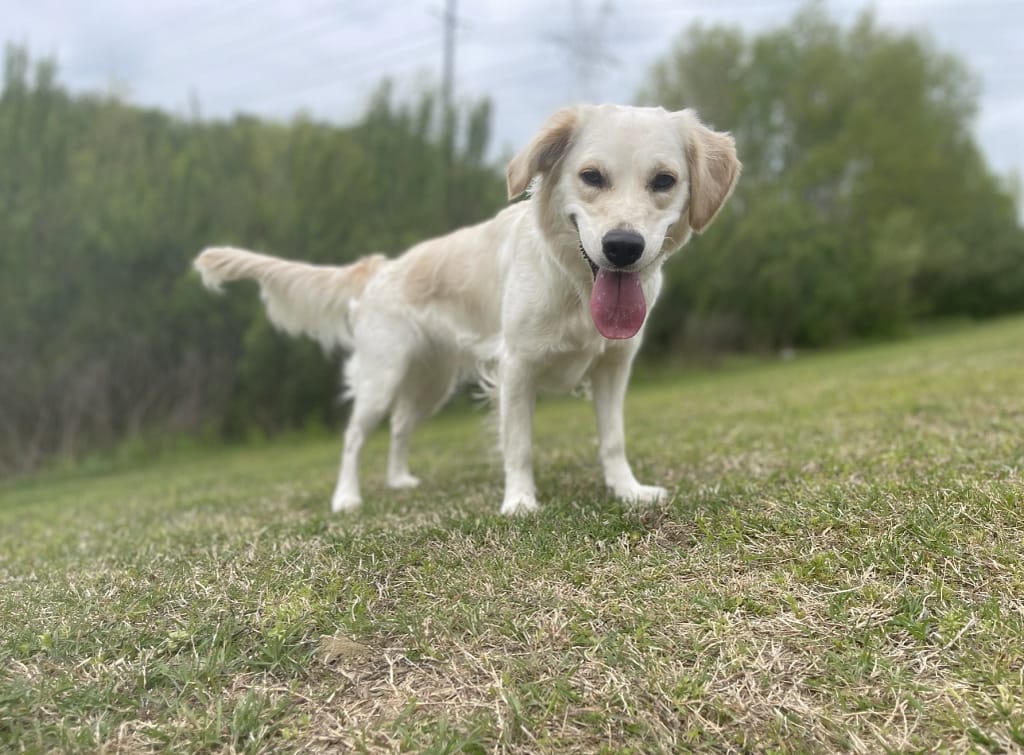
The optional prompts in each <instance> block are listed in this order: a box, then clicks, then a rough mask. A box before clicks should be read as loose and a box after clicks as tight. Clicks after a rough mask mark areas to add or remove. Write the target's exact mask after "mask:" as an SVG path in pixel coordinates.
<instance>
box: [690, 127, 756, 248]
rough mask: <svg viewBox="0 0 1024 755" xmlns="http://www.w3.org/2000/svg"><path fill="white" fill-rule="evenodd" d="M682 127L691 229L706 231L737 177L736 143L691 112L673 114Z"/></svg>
mask: <svg viewBox="0 0 1024 755" xmlns="http://www.w3.org/2000/svg"><path fill="white" fill-rule="evenodd" d="M675 115H676V117H677V118H678V119H679V121H680V122H681V124H682V127H683V140H684V142H683V143H684V144H685V149H686V163H687V166H688V167H689V170H690V227H691V228H692V229H693V230H694V231H696V232H697V233H700V232H701V231H703V230H704V229H705V228H707V227H708V226H709V225H710V224H711V221H712V220H714V219H715V215H717V214H718V211H719V210H721V209H722V205H724V204H725V200H726V199H728V198H729V195H730V194H732V190H733V188H735V186H736V181H737V180H738V179H739V177H740V168H741V167H742V166H741V165H740V161H739V159H738V158H737V157H736V142H735V140H734V139H733V138H732V136H730V135H729V134H723V133H721V132H719V131H712V130H711V129H709V128H708V127H707V126H705V125H704V124H703V123H701V122H700V120H699V119H698V118H697V115H696V114H695V113H694V112H693V111H692V110H683V111H680V112H679V113H676V114H675Z"/></svg>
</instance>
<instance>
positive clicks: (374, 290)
mask: <svg viewBox="0 0 1024 755" xmlns="http://www.w3.org/2000/svg"><path fill="white" fill-rule="evenodd" d="M739 172H740V163H739V161H738V160H737V159H736V147H735V144H734V142H733V139H732V137H730V136H729V135H727V134H722V133H717V132H715V131H712V130H711V129H709V128H707V127H706V126H704V125H703V124H702V123H701V122H700V121H699V120H698V119H697V116H696V115H695V114H694V113H693V112H692V111H689V110H683V111H680V112H667V111H665V110H663V109H661V108H633V107H620V106H610V105H602V106H578V107H571V108H566V109H564V110H561V111H559V112H557V113H555V115H554V116H552V117H551V119H550V120H549V121H548V122H547V123H546V124H545V125H544V127H543V128H542V129H541V131H540V133H538V134H537V135H536V136H535V137H534V138H533V140H532V141H531V142H530V143H529V144H528V145H527V147H526V148H525V149H524V150H523V151H522V152H521V153H520V154H518V155H517V156H516V157H515V158H514V159H513V160H512V162H511V163H509V166H508V195H509V198H510V199H512V198H515V197H517V196H519V195H520V194H522V193H523V192H525V191H527V189H528V188H529V189H530V192H529V193H530V197H529V198H528V199H527V200H525V201H522V202H518V203H516V204H513V205H511V206H509V207H507V208H506V209H504V210H502V211H501V212H500V213H498V215H497V216H496V217H494V218H492V219H491V220H487V221H485V222H483V223H480V224H479V225H475V226H472V227H469V228H463V229H461V230H457V231H455V232H453V233H451V234H449V235H447V236H444V237H441V238H438V239H433V240H430V241H425V242H423V243H421V244H418V245H416V246H414V247H412V248H411V249H410V250H409V251H407V252H406V253H405V254H403V255H402V256H400V257H398V258H396V259H388V258H386V257H384V256H383V255H373V256H369V257H365V258H363V259H361V260H359V261H358V262H356V263H354V264H351V265H347V266H343V267H331V266H317V265H308V264H304V263H299V262H289V261H285V260H281V259H277V258H274V257H269V256H265V255H261V254H255V253H252V252H247V251H243V250H240V249H232V248H225V247H218V248H211V249H207V250H205V251H204V252H203V253H202V254H201V255H199V257H198V258H197V259H196V262H195V265H196V268H198V270H199V272H200V273H201V274H202V277H203V281H204V282H205V283H206V285H207V286H209V287H211V288H214V289H217V288H219V286H220V284H221V283H222V282H223V281H230V280H236V279H240V278H252V279H255V280H257V281H258V282H259V284H260V287H261V293H262V296H263V300H264V302H265V303H266V307H267V312H268V314H269V317H270V319H271V321H272V322H273V323H274V324H275V325H277V326H278V327H280V328H282V329H284V330H285V331H287V332H289V333H293V334H294V333H304V334H306V335H308V336H311V337H313V338H315V339H317V340H319V341H320V342H321V343H322V344H324V346H325V347H334V346H340V347H341V348H343V349H345V350H346V351H350V352H351V353H352V355H351V357H350V358H349V360H348V362H347V365H346V369H345V378H346V383H347V388H348V392H349V394H350V395H351V397H352V398H353V399H354V403H353V406H352V415H351V418H350V420H349V424H348V428H347V430H346V432H345V445H344V450H343V451H342V455H341V473H340V475H339V478H338V485H337V488H336V489H335V491H334V496H333V500H332V502H331V508H332V509H333V510H334V511H341V510H345V509H353V508H355V507H357V506H359V505H360V503H361V497H360V492H359V471H358V461H359V453H360V449H361V448H362V446H363V443H364V442H365V440H366V438H367V436H368V435H369V434H370V433H371V432H372V431H373V429H374V428H375V427H376V426H377V424H378V423H379V422H380V421H381V420H382V419H383V418H384V416H385V415H387V414H389V413H390V417H391V446H390V458H389V462H388V483H389V484H390V485H391V486H393V487H410V486H414V485H416V484H417V483H418V482H419V481H418V480H417V479H416V478H415V477H413V476H412V475H411V474H410V473H409V468H408V464H407V456H408V442H409V435H410V433H411V432H412V430H413V428H414V427H415V426H416V424H417V423H418V422H420V421H421V420H422V419H424V418H425V417H427V416H429V415H430V414H432V413H433V412H435V411H436V410H437V409H438V408H440V407H441V406H442V404H444V402H445V400H446V399H447V398H448V397H449V396H450V395H451V394H452V391H453V390H454V389H455V387H456V386H457V385H458V383H459V382H460V381H465V380H477V381H480V382H482V383H484V384H485V385H487V386H490V387H492V388H494V389H495V390H496V393H497V401H498V405H499V412H500V435H501V449H502V453H503V455H504V463H505V496H504V502H503V503H502V506H501V512H502V513H503V514H520V513H525V512H529V511H533V510H534V509H536V508H537V497H536V490H535V487H534V481H533V458H532V456H533V451H532V437H531V435H532V422H533V410H534V403H535V398H536V395H537V393H538V391H542V390H543V391H548V390H554V391H568V390H571V389H573V388H575V387H576V386H578V385H579V384H580V383H581V382H583V381H585V380H589V382H590V387H591V394H592V396H593V401H594V406H595V411H596V415H597V430H598V435H599V441H600V442H599V448H600V458H601V463H602V465H603V467H604V478H605V482H606V483H607V485H608V487H610V488H611V490H612V491H613V492H614V494H615V495H616V496H618V497H619V498H621V499H624V500H627V501H638V502H653V501H657V500H660V499H662V498H663V497H665V496H666V494H667V492H666V490H665V489H664V488H661V487H656V486H651V485H641V484H640V483H639V482H637V479H636V477H634V476H633V471H632V469H630V466H629V462H628V461H627V460H626V445H625V435H624V429H623V403H624V399H625V393H626V384H627V382H628V379H629V373H630V367H631V365H632V362H633V358H634V357H635V356H636V353H637V350H638V349H639V348H640V339H641V337H642V335H643V324H644V320H645V318H646V316H647V311H648V310H649V309H650V307H651V306H652V305H653V304H654V301H655V299H656V298H657V296H658V291H659V290H660V288H661V280H662V276H661V266H662V264H663V263H664V262H665V260H666V259H668V257H669V256H670V255H671V254H672V253H673V252H675V251H676V250H678V249H679V248H680V247H681V246H682V245H683V244H684V243H686V241H687V240H688V239H689V238H690V235H691V233H692V232H694V231H696V232H698V233H699V232H701V231H703V230H704V228H706V227H707V225H708V224H709V223H710V222H711V221H712V219H713V218H714V217H715V215H716V214H717V213H718V211H719V209H720V208H721V207H722V204H723V203H724V202H725V200H726V199H727V198H728V196H729V194H730V193H731V192H732V189H733V187H734V185H735V184H736V180H737V178H738V177H739Z"/></svg>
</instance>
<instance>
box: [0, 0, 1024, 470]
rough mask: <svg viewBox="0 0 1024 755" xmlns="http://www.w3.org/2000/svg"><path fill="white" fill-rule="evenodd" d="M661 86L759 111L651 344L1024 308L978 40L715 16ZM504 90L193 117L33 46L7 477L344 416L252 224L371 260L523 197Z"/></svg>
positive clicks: (12, 205)
mask: <svg viewBox="0 0 1024 755" xmlns="http://www.w3.org/2000/svg"><path fill="white" fill-rule="evenodd" d="M638 101H639V102H641V103H650V104H660V105H664V106H665V107H669V108H680V107H695V108H697V109H698V110H699V111H700V113H701V115H702V117H703V118H704V119H705V120H706V121H708V122H710V123H712V124H714V125H715V126H716V127H717V128H720V129H724V130H731V131H733V133H734V134H735V136H736V138H737V142H738V145H739V149H740V153H741V157H742V159H743V162H744V175H743V177H742V179H741V181H740V186H739V188H738V190H737V193H736V196H735V197H734V199H733V200H731V202H730V204H729V205H728V206H727V209H726V210H725V212H724V214H723V216H722V217H721V218H720V219H719V220H718V221H716V224H715V225H714V226H713V227H712V229H711V230H710V231H709V233H708V234H706V236H705V237H703V238H701V239H699V240H697V241H695V242H693V243H692V244H691V245H690V246H689V247H687V249H686V250H685V251H684V253H683V254H682V255H680V257H679V258H678V259H675V260H673V262H672V264H671V265H669V266H668V268H667V274H668V286H667V290H666V292H665V295H664V296H663V298H662V299H661V300H660V301H659V304H658V308H657V309H656V311H655V313H654V316H653V320H652V322H651V325H650V328H649V330H650V333H649V336H648V341H647V343H646V344H645V355H646V357H647V358H648V359H658V358H665V357H668V356H672V355H679V354H683V353H685V352H687V351H689V350H692V349H706V348H712V349H775V348H780V347H790V346H792V347H819V346H826V345H832V344H836V343H840V342H842V341H843V340H845V339H849V338H855V337H866V336H879V335H890V334H894V333H899V332H901V331H903V330H905V329H907V328H908V327H909V326H910V325H911V324H912V323H914V322H916V321H919V320H922V319H927V318H934V317H946V316H976V317H980V316H989V315H995V314H999V313H1002V312H1009V311H1014V310H1019V309H1021V308H1022V307H1024V265H1022V264H1021V263H1022V262H1024V231H1022V229H1021V226H1020V223H1019V220H1018V215H1017V204H1016V197H1015V196H1014V194H1013V192H1012V191H1011V190H1010V188H1009V187H1008V186H1007V185H1006V182H1005V181H1004V180H1003V179H1001V178H1000V177H998V176H996V175H994V174H993V173H992V171H991V170H990V169H989V168H988V166H987V165H986V164H985V161H984V159H983V157H982V154H981V152H980V150H979V148H978V146H977V144H976V143H975V141H974V139H973V137H972V135H971V131H970V124H971V118H972V117H973V115H974V112H975V110H976V106H977V84H976V82H975V81H974V80H973V79H972V77H971V76H970V74H969V72H968V71H966V70H965V68H964V67H963V65H962V64H961V63H960V62H959V61H958V60H956V59H955V58H953V57H951V56H949V55H946V54H944V53H942V52H941V51H939V50H936V49H934V48H933V47H932V45H931V44H930V43H928V42H927V40H924V39H922V38H920V37H918V36H915V35H911V34H902V33H901V34H897V33H894V32H891V31H887V30H885V29H882V28H880V27H879V26H878V25H877V24H876V23H875V22H874V21H873V19H872V17H871V16H870V15H866V16H864V17H862V18H861V20H860V21H859V22H857V23H856V24H854V25H853V26H851V27H849V28H844V27H841V26H840V25H838V24H836V23H835V22H834V21H832V20H831V19H830V18H829V17H828V16H827V15H826V14H825V13H824V12H823V11H822V10H821V9H820V7H818V6H810V7H809V8H807V9H805V10H804V11H802V12H801V13H800V14H798V15H797V16H796V17H795V18H794V19H793V20H792V22H791V23H790V24H788V25H787V26H784V27H780V28H779V29H777V30H774V31H771V32H768V33H764V34H759V35H755V36H749V35H746V34H744V33H743V32H741V31H739V30H737V29H733V28H729V27H703V26H693V27H691V28H689V29H687V30H686V31H684V33H683V34H681V35H680V37H679V39H678V41H677V44H676V46H675V47H674V49H673V50H672V51H671V52H670V53H669V54H668V55H666V57H665V58H664V59H663V60H662V61H661V62H660V63H658V65H657V66H656V67H655V68H654V69H653V70H652V71H651V72H650V76H649V77H648V81H647V84H646V85H645V87H644V88H643V90H642V91H641V92H640V93H639V94H638ZM490 128H491V109H490V105H489V103H488V101H486V100H484V101H480V102H477V103H471V104H469V105H467V106H465V107H462V108H460V109H459V110H458V111H457V112H450V113H445V112H443V111H442V108H441V107H440V105H439V102H438V99H437V97H436V96H434V95H432V94H429V93H427V94H424V95H422V96H421V97H420V98H419V99H417V100H415V101H412V102H399V101H396V98H395V97H394V96H393V94H392V92H391V89H390V88H389V87H388V86H387V85H386V84H385V85H382V87H381V88H380V90H379V91H378V93H377V94H376V95H375V96H374V98H373V100H372V102H371V103H370V104H369V106H368V107H367V109H366V112H365V113H364V115H363V116H362V117H361V118H360V119H359V120H358V122H356V123H354V124H352V125H350V126H344V127H342V126H336V125H330V124H326V123H319V122H316V121H314V120H311V119H309V118H304V117H297V118H295V119H294V120H293V121H291V122H290V123H287V124H282V123H275V122H269V121H264V120H260V119H256V118H252V117H246V116H238V117H236V118H234V119H233V120H229V121H218V122H208V121H203V120H200V119H195V118H192V119H189V118H181V117H173V116H171V115H168V114H166V113H162V112H159V111H156V110H148V109H143V108H139V107H135V106H132V105H130V104H127V103H125V102H122V101H119V100H117V99H116V98H112V97H105V96H100V95H77V94H76V95H73V94H70V93H69V92H67V91H66V90H65V89H64V88H63V87H61V85H60V83H59V79H58V74H57V67H56V64H55V62H54V61H51V60H39V61H33V60H32V58H31V56H30V55H29V53H28V51H27V50H25V49H24V48H20V47H14V46H9V47H8V48H7V50H6V56H5V62H4V79H3V90H2V93H0V165H2V166H3V170H2V171H0V474H12V473H17V472H23V471H26V470H30V469H33V468H35V467H37V466H39V465H40V464H41V463H43V462H44V461H45V460H47V459H48V458H51V457H53V456H55V455H56V456H74V455H77V454H81V453H82V452H83V451H86V450H90V449H95V448H97V447H103V446H108V445H110V444H113V443H116V442H118V441H120V440H122V439H124V438H128V437H138V436H140V435H144V434H146V433H153V434H159V435H176V434H190V435H194V434H205V435H209V436H215V437H242V436H245V435H246V434H248V433H251V432H254V431H256V432H261V433H272V432H276V431H279V430H282V429H286V428H293V427H297V426H302V425H306V424H310V423H314V424H326V425H331V424H334V423H336V422H337V420H338V415H339V413H340V412H341V411H343V409H342V408H341V406H340V404H339V402H338V401H337V400H336V396H337V390H338V381H337V373H338V358H337V357H335V358H333V359H325V358H324V356H323V355H322V354H321V353H320V352H319V350H318V348H317V347H316V346H315V345H314V344H313V343H311V342H305V341H295V340H291V339H288V338H285V337H282V336H280V335H278V334H276V333H275V332H274V331H273V330H272V329H271V328H270V326H269V325H268V324H267V322H266V319H265V318H264V317H263V316H262V313H261V311H260V306H259V303H258V301H257V297H256V295H255V288H253V287H250V288H248V290H247V292H246V293H239V292H233V293H232V295H231V296H229V297H226V298H216V297H212V296H210V294H209V293H208V292H206V291H205V290H203V289H202V288H201V286H200V285H199V283H198V281H197V279H196V277H195V276H194V274H192V272H191V271H190V263H191V260H192V258H193V256H194V255H195V254H196V252H197V251H198V250H199V249H200V248H202V247H204V246H207V245H210V244H215V243H230V244H238V245H241V246H246V247H249V248H254V249H262V250H266V251H270V252H273V253H277V254H281V255H283V256H287V257H292V258H296V259H305V260H310V261H315V262H328V263H343V262H347V261H350V260H352V259H355V258H357V257H359V256H362V255H363V254H366V253H369V252H372V251H384V252H387V253H390V254H394V253H398V252H400V251H401V250H402V249H404V248H406V247H408V246H409V245H411V244H412V243H414V242H415V241H418V240H420V239H422V238H425V237H428V236H431V235H436V234H440V233H443V232H445V231H447V230H450V229H451V228H454V227H456V226H459V225H463V224H467V223H470V222H475V221H478V220H481V219H483V218H485V217H487V216H488V215H490V214H492V213H493V212H495V211H496V210H497V209H499V208H500V207H501V206H502V205H503V204H504V203H505V195H504V182H503V166H502V165H500V164H496V163H495V161H493V160H491V159H489V158H488V149H489V137H490Z"/></svg>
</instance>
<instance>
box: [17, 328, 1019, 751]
mask: <svg viewBox="0 0 1024 755" xmlns="http://www.w3.org/2000/svg"><path fill="white" fill-rule="evenodd" d="M1022 346H1024V320H1008V321H1003V322H999V323H994V324H990V325H987V326H985V327H978V328H970V329H961V330H957V331H956V332H952V333H944V334H935V335H930V336H928V337H925V338H921V339H918V340H915V341H909V342H903V343H897V344H890V345H884V346H869V347H864V348H860V349H857V350H854V351H849V352H844V353H837V354H829V355H821V356H808V357H799V358H797V359H796V360H794V361H792V362H788V363H773V364H765V365H753V366H751V365H744V366H742V367H739V368H732V369H724V370H719V371H693V372H685V373H682V374H681V375H679V376H676V377H674V378H671V379H669V378H668V377H667V376H664V375H662V376H660V377H659V378H657V379H652V380H650V381H648V382H646V383H645V384H643V385H636V386H634V389H633V390H632V391H631V394H630V400H629V404H628V417H627V421H628V426H629V430H630V452H631V457H632V459H633V461H634V466H635V468H636V469H637V472H638V476H639V477H640V478H641V479H642V480H643V481H644V482H649V483H659V484H664V485H667V486H669V487H670V488H671V489H672V490H673V492H674V496H673V498H672V500H671V501H670V502H669V503H668V504H666V505H663V506H660V507H657V508H653V509H631V508H629V507H624V506H622V505H619V504H617V503H615V502H613V501H611V500H609V498H608V496H607V494H606V493H605V491H604V490H603V487H602V485H601V484H600V476H599V473H598V471H597V468H596V463H595V457H596V446H595V442H594V440H593V438H594V434H593V430H592V427H593V421H592V417H591V411H590V407H589V405H587V404H586V403H585V402H583V401H581V400H564V401H548V402H544V403H542V405H541V408H540V410H539V411H538V415H537V420H536V436H537V452H536V458H537V472H538V482H539V488H540V493H541V496H542V501H543V502H544V503H545V508H544V511H543V512H542V513H540V514H539V515H537V516H535V517H533V518H527V519H515V520H505V519H502V518H501V517H499V516H498V515H497V513H496V512H497V508H498V505H499V503H500V499H501V487H500V464H499V463H498V462H497V458H496V456H495V454H494V452H493V451H492V450H491V449H492V447H493V443H492V441H491V436H490V431H489V430H488V429H487V422H486V421H484V420H483V418H482V416H481V415H480V414H477V415H473V414H471V413H467V412H461V413H455V414H451V415H446V416H442V417H440V418H437V419H435V420H433V421H431V422H430V423H428V424H427V425H426V426H425V427H424V428H423V429H422V430H421V431H420V432H419V433H418V434H417V436H416V437H415V438H414V448H413V457H412V461H413V465H414V471H416V472H418V473H419V474H420V475H421V476H422V477H423V478H424V480H425V483H424V486H423V487H422V488H421V489H419V490H417V491H413V492H403V493H393V492H391V491H388V490H386V489H385V488H384V487H383V484H382V477H383V471H384V453H385V448H386V438H385V437H384V436H383V435H378V436H375V438H374V439H373V441H372V442H371V444H370V445H369V447H368V451H367V459H366V464H365V474H364V480H365V481H366V490H365V493H366V498H367V505H366V506H365V508H364V510H363V511H361V512H359V513H358V514H355V515H351V516H332V515H330V514H329V513H328V512H327V501H328V498H329V495H330V492H331V488H332V485H333V482H334V473H335V463H336V459H337V456H338V451H339V443H338V442H337V441H336V440H334V439H331V440H327V439H309V438H307V439H300V440H293V441H290V442H282V443H278V444H271V445H266V446H261V447H258V448H243V449H226V450H210V451H205V452H201V451H192V452H189V453H182V454H179V455H177V456H175V457H172V458H168V459H166V460H163V461H160V462H153V463H150V464H148V465H137V466H134V467H131V468H125V469H121V470H118V469H107V470H100V471H93V472H86V471H82V472H81V473H76V472H73V471H72V472H67V471H65V472H62V473H60V474H55V475H49V476H41V477H39V478H36V479H32V480H25V481H20V482H17V483H7V484H6V485H5V486H3V487H0V750H4V751H19V750H26V751H54V750H57V751H68V750H72V751H78V750H86V751H94V750H104V751H121V752H139V751H174V752H201V751H216V752H222V751H232V752H234V751H238V752H266V751H296V752H299V751H301V752H316V751H322V750H335V751H393V750H396V749H404V750H407V751H410V752H438V753H440V752H491V751H505V752H524V753H526V752H529V753H534V752H554V751H558V752H563V751H570V752H571V751H580V752H644V753H647V752H659V751H660V752H679V751H687V750H698V751H699V750H704V751H709V752H722V751H730V750H733V751H780V752H806V751H817V752H835V751H864V752H878V751H883V750H913V751H920V750H942V751H946V750H971V749H974V750H979V751H993V752H998V751H1013V750H1020V749H1022V748H1024V600H1022V595H1024V558H1022V557H1024V509H1022V492H1024V486H1022V482H1021V468H1022V463H1024V348H1022Z"/></svg>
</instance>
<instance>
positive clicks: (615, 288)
mask: <svg viewBox="0 0 1024 755" xmlns="http://www.w3.org/2000/svg"><path fill="white" fill-rule="evenodd" d="M569 219H570V220H571V221H572V224H573V227H574V228H575V229H576V238H577V240H578V241H579V248H580V255H581V256H582V257H583V259H584V260H586V262H587V264H588V265H590V272H591V274H592V275H593V276H594V287H593V288H592V289H591V291H590V319H592V320H593V321H594V327H596V328H597V331H598V332H599V333H600V334H601V335H602V336H604V337H605V338H613V339H623V338H632V337H633V336H635V335H636V334H637V333H638V332H639V331H640V328H641V327H642V326H643V324H644V320H645V319H646V318H647V300H646V299H645V298H644V290H643V287H642V286H641V285H640V274H639V273H636V272H631V271H626V270H610V269H608V268H606V267H601V266H600V265H598V264H597V263H595V262H594V260H592V259H591V258H590V255H589V254H587V250H586V249H585V248H584V246H583V239H582V237H581V236H580V227H579V225H578V224H577V222H576V216H575V215H570V216H569Z"/></svg>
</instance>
